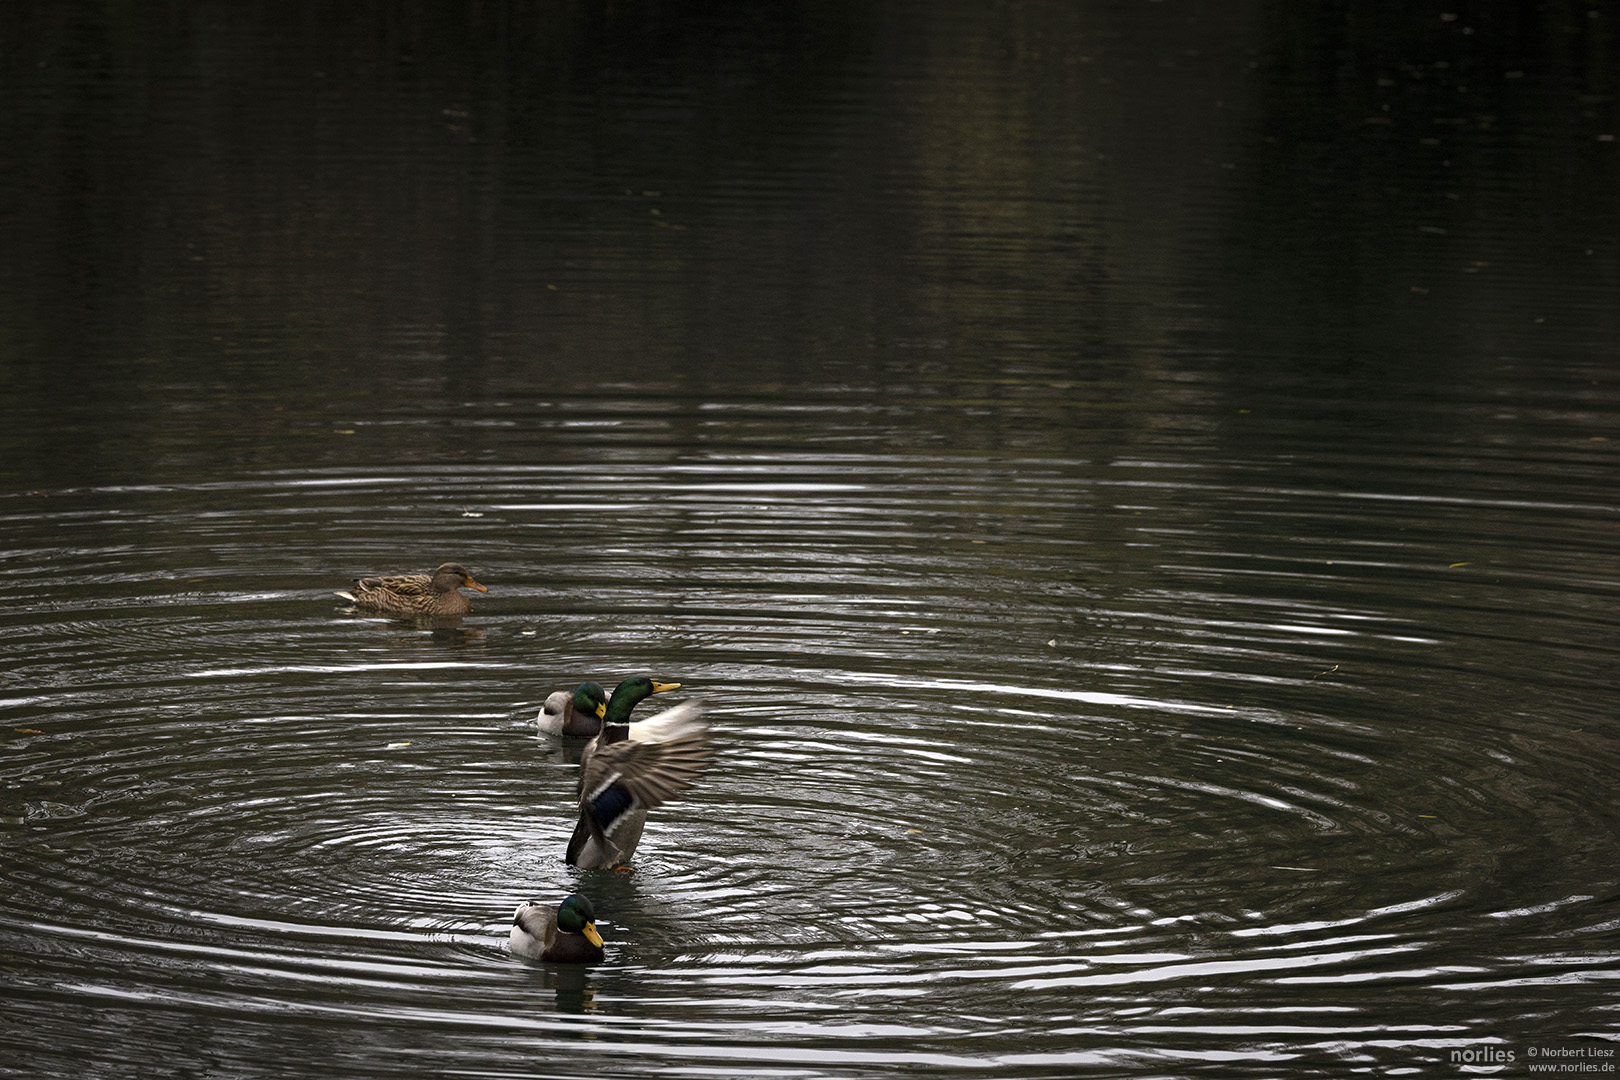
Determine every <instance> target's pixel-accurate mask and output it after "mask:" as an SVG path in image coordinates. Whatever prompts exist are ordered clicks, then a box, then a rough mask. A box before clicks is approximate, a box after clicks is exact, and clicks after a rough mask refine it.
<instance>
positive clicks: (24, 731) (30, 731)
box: [11, 727, 45, 735]
mask: <svg viewBox="0 0 1620 1080" xmlns="http://www.w3.org/2000/svg"><path fill="white" fill-rule="evenodd" d="M11 730H12V731H15V732H16V733H17V734H19V735H43V734H45V733H44V732H43V731H41V730H39V728H31V727H14V728H12V729H11Z"/></svg>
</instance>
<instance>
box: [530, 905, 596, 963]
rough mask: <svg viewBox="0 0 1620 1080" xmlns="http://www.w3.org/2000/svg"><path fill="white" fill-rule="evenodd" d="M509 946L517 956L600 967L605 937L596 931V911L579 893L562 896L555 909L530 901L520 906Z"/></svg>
mask: <svg viewBox="0 0 1620 1080" xmlns="http://www.w3.org/2000/svg"><path fill="white" fill-rule="evenodd" d="M508 944H509V945H510V946H511V949H512V951H513V952H514V953H516V954H517V955H518V956H526V957H528V958H529V959H530V960H551V961H553V962H555V963H559V964H600V963H601V962H602V955H603V954H602V935H601V934H598V933H597V932H596V912H595V911H594V910H593V909H592V908H591V902H590V900H588V899H586V898H585V897H583V896H580V895H579V894H578V893H572V894H570V895H568V896H565V897H563V902H562V903H560V904H558V905H557V906H556V907H552V906H550V905H549V904H542V903H540V902H539V901H537V900H530V901H529V902H528V903H526V904H519V905H518V909H517V914H515V915H513V916H512V935H511V937H510V938H509V939H508Z"/></svg>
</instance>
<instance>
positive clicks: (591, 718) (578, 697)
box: [534, 682, 608, 736]
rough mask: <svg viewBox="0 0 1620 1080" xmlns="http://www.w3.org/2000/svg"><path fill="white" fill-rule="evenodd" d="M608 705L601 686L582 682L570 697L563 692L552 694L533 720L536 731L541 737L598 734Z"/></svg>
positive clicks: (604, 691)
mask: <svg viewBox="0 0 1620 1080" xmlns="http://www.w3.org/2000/svg"><path fill="white" fill-rule="evenodd" d="M607 703H608V696H607V691H606V690H604V689H602V684H601V683H593V682H582V683H580V684H579V686H578V687H577V688H576V689H575V690H574V692H573V693H572V694H570V693H569V692H568V691H566V690H556V691H553V692H552V694H551V696H550V697H548V698H546V703H545V705H544V706H543V707H542V708H541V709H540V715H539V716H536V717H535V718H534V726H535V729H536V730H538V731H539V732H540V733H541V734H542V735H584V736H591V735H598V734H601V731H602V717H603V716H605V715H607Z"/></svg>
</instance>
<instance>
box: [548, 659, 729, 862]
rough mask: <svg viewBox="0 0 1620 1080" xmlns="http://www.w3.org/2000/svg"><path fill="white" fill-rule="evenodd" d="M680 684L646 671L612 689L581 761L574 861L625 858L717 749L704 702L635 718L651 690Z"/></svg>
mask: <svg viewBox="0 0 1620 1080" xmlns="http://www.w3.org/2000/svg"><path fill="white" fill-rule="evenodd" d="M678 686H680V683H658V682H653V680H651V679H649V678H647V677H646V676H645V675H637V676H636V677H635V678H633V679H626V680H625V681H624V682H621V683H620V684H619V685H618V686H617V687H615V688H614V690H613V696H612V697H611V698H610V699H609V700H608V705H607V713H606V715H605V716H603V718H602V731H601V733H600V734H599V735H597V737H596V739H595V741H593V742H591V743H589V744H588V745H587V746H586V747H585V749H584V751H583V752H582V753H581V754H580V758H579V821H578V823H576V824H575V826H574V835H573V836H572V837H570V838H569V840H568V851H567V853H566V854H565V855H564V856H563V858H564V860H565V861H566V862H567V863H568V864H569V865H570V866H578V867H581V868H583V869H587V870H589V869H607V868H611V867H616V866H620V865H622V864H624V863H625V862H627V861H628V860H629V858H630V856H631V855H633V854H635V850H636V845H637V844H638V843H640V842H641V830H642V828H643V827H644V826H645V825H646V823H647V811H648V810H651V809H652V808H653V807H655V806H657V805H659V804H660V803H664V802H668V801H669V800H670V799H672V798H674V797H675V796H676V795H678V794H680V793H681V792H682V791H684V790H686V789H687V788H689V787H691V786H692V784H693V783H695V782H696V781H697V778H698V776H699V775H700V774H702V772H703V770H704V769H705V768H706V767H707V766H708V764H709V758H710V757H712V756H713V755H714V748H713V747H712V746H711V745H710V743H709V725H708V724H706V723H705V722H704V721H703V712H704V706H703V703H702V702H701V701H688V702H684V703H682V704H680V705H677V706H675V707H674V708H673V709H667V710H665V711H664V712H661V713H659V714H658V715H657V716H653V717H650V718H648V719H646V720H641V721H638V722H637V723H633V724H632V723H631V722H630V710H632V709H634V708H635V707H636V704H637V703H638V702H640V701H641V700H642V699H643V698H645V697H647V696H648V695H650V694H656V693H661V692H663V691H665V690H673V689H675V688H676V687H678Z"/></svg>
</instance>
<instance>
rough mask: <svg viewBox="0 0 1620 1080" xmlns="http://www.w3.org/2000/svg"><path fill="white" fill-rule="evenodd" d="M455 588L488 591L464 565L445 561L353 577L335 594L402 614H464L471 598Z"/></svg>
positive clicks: (470, 605) (360, 603)
mask: <svg viewBox="0 0 1620 1080" xmlns="http://www.w3.org/2000/svg"><path fill="white" fill-rule="evenodd" d="M458 589H477V590H478V591H479V592H489V590H488V589H486V588H484V587H483V586H482V585H480V584H478V582H476V581H474V580H473V579H472V575H471V574H469V573H468V572H467V568H466V567H465V566H462V565H461V564H460V563H458V562H447V563H444V564H443V565H441V566H440V567H439V568H438V569H437V570H435V571H433V573H431V574H391V575H389V576H387V577H368V578H355V579H354V588H353V589H352V590H350V591H349V592H340V593H338V595H339V596H341V597H343V599H345V600H352V601H354V602H355V603H356V604H359V605H361V606H362V607H373V608H378V609H380V610H382V611H397V612H400V613H402V614H405V615H465V614H467V612H469V611H471V610H472V601H470V600H468V599H467V598H466V597H465V596H462V595H461V593H459V592H457V591H456V590H458Z"/></svg>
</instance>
